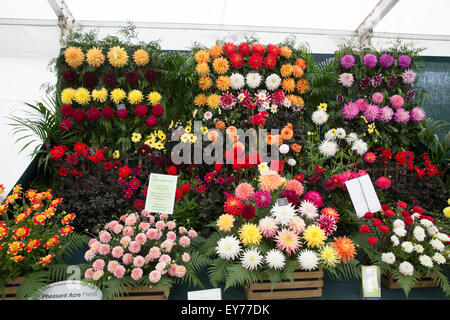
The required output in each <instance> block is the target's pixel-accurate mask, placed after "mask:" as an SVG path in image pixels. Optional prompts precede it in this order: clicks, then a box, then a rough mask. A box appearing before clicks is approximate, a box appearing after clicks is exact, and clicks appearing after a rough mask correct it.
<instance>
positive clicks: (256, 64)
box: [248, 55, 263, 70]
mask: <svg viewBox="0 0 450 320" xmlns="http://www.w3.org/2000/svg"><path fill="white" fill-rule="evenodd" d="M262 63H263V58H262V57H261V56H260V55H252V56H251V57H250V58H249V59H248V65H249V66H250V68H252V69H256V70H259V69H261V66H262Z"/></svg>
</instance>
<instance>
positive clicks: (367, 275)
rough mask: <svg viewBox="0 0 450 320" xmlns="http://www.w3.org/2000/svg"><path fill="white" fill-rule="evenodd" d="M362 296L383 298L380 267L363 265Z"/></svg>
mask: <svg viewBox="0 0 450 320" xmlns="http://www.w3.org/2000/svg"><path fill="white" fill-rule="evenodd" d="M361 271H362V298H363V299H364V300H381V286H380V267H378V266H362V270H361Z"/></svg>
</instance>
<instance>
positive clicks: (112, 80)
mask: <svg viewBox="0 0 450 320" xmlns="http://www.w3.org/2000/svg"><path fill="white" fill-rule="evenodd" d="M102 81H103V84H104V85H105V87H107V88H114V87H115V86H116V84H117V80H116V76H115V75H114V73H112V72H107V73H105V74H104V75H103V77H102Z"/></svg>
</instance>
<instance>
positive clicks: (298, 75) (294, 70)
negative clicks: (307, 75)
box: [292, 65, 303, 78]
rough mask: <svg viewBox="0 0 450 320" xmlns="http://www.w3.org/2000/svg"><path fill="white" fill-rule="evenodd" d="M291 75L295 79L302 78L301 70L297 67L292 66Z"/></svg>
mask: <svg viewBox="0 0 450 320" xmlns="http://www.w3.org/2000/svg"><path fill="white" fill-rule="evenodd" d="M292 74H293V75H294V77H296V78H301V77H302V76H303V69H302V68H300V67H299V66H297V65H294V66H292Z"/></svg>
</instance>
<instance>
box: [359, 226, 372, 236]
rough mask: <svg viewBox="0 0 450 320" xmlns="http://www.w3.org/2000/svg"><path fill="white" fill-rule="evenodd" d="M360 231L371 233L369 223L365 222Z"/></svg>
mask: <svg viewBox="0 0 450 320" xmlns="http://www.w3.org/2000/svg"><path fill="white" fill-rule="evenodd" d="M359 232H361V233H366V234H368V233H370V227H369V226H368V225H367V224H364V225H362V226H361V227H360V228H359Z"/></svg>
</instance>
